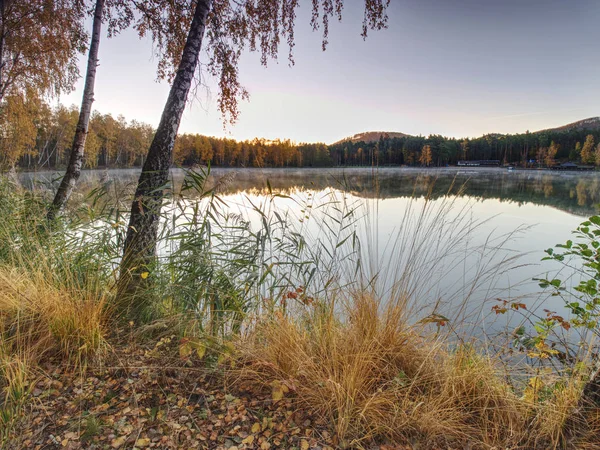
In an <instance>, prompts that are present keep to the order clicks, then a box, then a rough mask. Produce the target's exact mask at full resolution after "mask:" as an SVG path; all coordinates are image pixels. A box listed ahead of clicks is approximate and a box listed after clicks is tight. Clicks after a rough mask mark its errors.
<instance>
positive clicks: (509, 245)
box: [20, 168, 600, 330]
mask: <svg viewBox="0 0 600 450" xmlns="http://www.w3.org/2000/svg"><path fill="white" fill-rule="evenodd" d="M184 174H185V172H184V171H182V170H173V171H172V183H173V185H174V187H175V190H176V191H177V190H178V189H179V187H180V186H181V184H182V180H183V178H184ZM138 176H139V170H137V169H127V170H111V171H108V172H107V171H86V172H84V173H83V175H82V178H81V183H80V185H79V188H78V190H79V193H80V194H79V195H80V196H82V195H83V193H84V192H86V191H89V190H90V189H91V188H94V187H96V186H98V184H99V183H103V182H105V183H109V184H110V185H111V192H114V193H115V194H116V195H119V196H124V197H125V196H127V195H130V194H131V193H132V191H133V189H134V188H135V185H136V182H137V178H138ZM223 177H225V178H226V179H227V182H223V181H222V180H223V179H224V178H223ZM52 178H53V176H52V174H49V173H38V174H20V179H21V182H22V183H23V184H24V185H25V186H27V187H29V188H34V187H35V186H44V185H47V184H48V183H50V182H51V181H52ZM219 180H221V181H220V182H219ZM216 183H218V184H219V193H220V195H221V196H222V197H223V198H224V199H225V201H226V202H227V204H228V205H229V207H230V208H235V209H236V210H238V211H240V213H244V211H245V215H246V216H247V217H248V218H249V220H251V221H252V220H254V219H257V218H253V217H252V211H251V208H248V202H249V201H251V202H253V203H254V204H260V203H261V202H267V195H266V194H267V193H268V192H274V193H284V194H293V196H294V199H286V198H277V199H275V200H274V204H273V208H276V209H278V210H286V211H290V212H291V214H296V216H297V217H300V216H302V213H301V211H302V207H301V206H299V205H302V204H304V205H305V204H307V203H309V200H310V202H312V201H315V200H314V199H323V198H326V197H327V192H330V191H331V190H332V189H333V190H335V191H336V192H339V193H341V194H342V195H345V196H347V198H348V201H349V202H359V203H360V204H361V205H362V208H363V209H364V211H366V212H367V213H366V214H365V215H364V221H363V223H362V224H361V227H362V229H361V230H359V232H360V238H361V239H362V241H363V242H364V243H365V249H366V251H365V253H364V254H363V257H364V258H365V262H366V264H365V267H367V268H369V270H370V273H368V274H367V278H368V277H369V276H373V275H375V274H383V276H380V277H379V279H380V280H381V281H382V283H383V284H382V285H380V286H379V288H380V289H379V290H380V292H385V291H386V290H390V289H392V288H391V286H392V284H393V282H395V281H396V280H397V279H398V278H399V277H402V273H403V272H404V270H405V268H406V265H407V264H409V263H410V262H409V261H408V258H409V256H410V254H409V253H406V248H409V247H410V246H411V244H412V242H411V239H412V235H411V234H410V232H407V231H406V228H405V225H403V224H405V223H406V221H407V220H412V219H410V218H409V219H407V215H408V216H410V215H411V214H412V213H410V211H411V208H412V211H414V212H415V213H418V211H419V208H420V207H421V206H420V205H421V204H422V203H423V202H424V198H425V197H427V198H430V199H432V201H433V203H434V207H437V206H436V205H438V204H439V205H442V204H443V202H445V201H447V198H448V197H445V195H446V194H448V193H450V194H451V196H450V198H451V199H453V200H452V201H453V202H454V203H455V206H454V207H455V210H454V212H453V213H451V214H450V215H449V216H448V217H446V220H454V219H453V216H452V214H455V216H460V215H465V214H466V215H468V216H469V220H471V221H473V222H477V223H479V226H478V227H477V228H476V229H473V231H471V232H469V234H468V236H467V237H465V236H464V235H461V234H460V231H461V229H460V228H459V229H457V230H454V232H453V233H454V234H451V233H450V234H448V235H446V236H442V235H440V236H434V237H433V239H432V240H431V241H430V242H432V243H433V244H432V245H434V246H435V245H437V243H441V244H442V245H446V246H451V245H454V244H459V245H458V246H457V247H455V252H454V253H453V255H451V257H447V256H440V255H442V252H441V250H440V253H436V251H438V250H437V249H436V248H435V247H432V248H427V249H426V251H428V252H430V253H429V254H428V255H429V256H427V260H426V261H425V262H424V264H426V265H428V267H430V269H427V270H430V272H427V271H425V272H423V273H425V274H427V279H422V280H417V281H418V283H417V284H418V286H415V290H414V296H415V297H419V302H420V303H419V305H425V304H426V303H429V304H441V305H442V308H443V312H444V313H445V314H448V315H451V314H454V315H455V316H456V315H458V314H461V315H462V317H463V319H464V318H467V320H468V321H469V322H470V323H472V324H474V326H478V327H480V328H487V329H488V330H489V329H490V328H491V327H490V326H489V321H491V320H495V319H497V318H496V317H495V316H494V315H493V314H492V313H491V306H493V305H494V304H497V303H495V302H496V299H498V298H500V299H509V300H510V299H513V300H514V299H519V300H523V301H525V302H526V303H527V304H528V305H529V306H533V305H534V304H535V303H537V304H538V305H542V303H543V306H541V307H542V308H549V309H553V310H557V311H560V310H561V304H560V299H557V298H547V296H545V295H543V294H540V292H539V288H538V286H537V283H535V282H533V281H532V279H533V278H535V277H541V276H545V275H546V274H547V273H549V272H552V271H555V270H557V269H558V267H557V266H553V265H552V264H551V263H550V262H545V263H541V262H540V260H541V258H542V257H543V256H544V253H543V250H544V249H546V248H549V247H552V246H554V245H555V244H557V243H561V242H565V241H566V240H567V239H569V238H570V236H571V231H572V230H573V229H575V228H576V226H577V225H578V224H579V223H580V222H581V221H582V220H583V217H586V216H589V215H591V214H595V213H596V212H597V205H598V202H599V201H600V176H598V175H596V174H595V173H593V172H591V173H558V172H549V171H511V172H508V171H504V170H501V169H496V170H494V169H482V170H477V169H471V170H459V169H452V168H447V169H441V170H440V169H437V170H420V169H404V168H402V169H398V168H383V169H379V170H371V169H275V170H269V169H264V170H260V169H214V170H213V171H212V178H211V181H210V183H209V184H212V185H215V184H216ZM190 195H191V194H190ZM308 197H310V199H309V198H308ZM315 206H317V205H315ZM440 207H441V206H440ZM407 211H409V213H407ZM414 215H418V214H414ZM320 220H322V218H319V217H315V219H314V220H313V222H312V224H308V225H303V226H302V227H301V233H303V235H307V237H308V235H310V234H313V235H314V236H315V237H317V238H318V236H319V233H320V230H321V229H322V228H323V227H322V222H319V221H320ZM432 220H433V219H432ZM256 222H257V224H258V225H257V226H260V220H258V219H257V220H256ZM463 223H464V224H467V225H465V226H469V225H468V223H470V222H469V221H466V222H463ZM426 226H429V225H426ZM403 227H404V228H403ZM431 229H432V230H435V228H431ZM515 230H518V233H516V234H515ZM437 232H439V229H438V231H434V233H437ZM457 236H459V237H460V242H459V241H458V240H457V239H458V238H457ZM419 239H421V238H419ZM419 239H416V240H419ZM413 241H414V240H413ZM500 247H501V248H500ZM424 254H425V253H424ZM407 255H408V256H407ZM516 255H518V256H519V259H518V261H517V260H512V259H511V258H513V257H514V256H516ZM417 256H419V255H417ZM486 258H487V259H486ZM503 261H507V263H506V264H505V267H502V269H498V270H495V269H494V267H495V266H494V264H499V263H502V262H503ZM483 264H488V266H487V267H489V268H490V269H491V271H490V272H489V278H487V279H486V280H485V283H480V284H479V285H478V286H477V291H476V292H474V291H473V292H471V291H470V289H471V286H472V285H470V284H469V280H470V279H473V277H476V276H477V273H478V271H482V270H483V268H485V267H483ZM563 278H565V277H563ZM466 297H469V301H470V304H469V308H468V311H464V310H461V311H459V310H458V309H457V308H459V307H460V306H461V305H462V302H463V300H464V299H465V298H466ZM501 319H502V320H506V322H505V323H503V324H498V323H496V325H495V328H496V329H498V326H499V325H502V326H505V327H506V329H507V330H512V329H514V327H515V326H516V325H517V324H518V322H519V320H520V318H519V317H508V316H507V317H502V318H501Z"/></svg>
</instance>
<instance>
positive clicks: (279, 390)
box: [271, 381, 289, 402]
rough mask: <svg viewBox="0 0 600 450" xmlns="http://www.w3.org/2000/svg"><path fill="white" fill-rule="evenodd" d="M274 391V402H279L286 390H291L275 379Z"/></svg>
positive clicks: (272, 393) (272, 395) (272, 394)
mask: <svg viewBox="0 0 600 450" xmlns="http://www.w3.org/2000/svg"><path fill="white" fill-rule="evenodd" d="M272 386H273V391H272V392H271V397H272V398H273V401H274V402H278V401H279V400H281V399H282V398H283V396H284V394H285V393H286V392H289V389H288V387H287V386H286V385H285V384H283V383H281V382H280V381H273V384H272Z"/></svg>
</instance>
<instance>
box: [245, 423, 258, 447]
mask: <svg viewBox="0 0 600 450" xmlns="http://www.w3.org/2000/svg"><path fill="white" fill-rule="evenodd" d="M256 425H258V424H256ZM258 428H259V429H260V425H258ZM253 443H254V435H253V434H251V435H249V436H248V437H247V438H246V439H244V440H243V441H242V444H246V445H252V444H253Z"/></svg>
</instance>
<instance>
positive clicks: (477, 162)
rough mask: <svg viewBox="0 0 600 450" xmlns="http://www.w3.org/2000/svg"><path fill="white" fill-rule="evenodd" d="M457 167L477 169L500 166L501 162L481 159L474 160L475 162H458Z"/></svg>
mask: <svg viewBox="0 0 600 450" xmlns="http://www.w3.org/2000/svg"><path fill="white" fill-rule="evenodd" d="M456 165H457V166H470V167H476V166H492V167H493V166H499V165H500V160H498V159H479V160H473V161H458V163H457V164H456Z"/></svg>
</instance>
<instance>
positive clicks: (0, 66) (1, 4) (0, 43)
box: [0, 0, 6, 102]
mask: <svg viewBox="0 0 600 450" xmlns="http://www.w3.org/2000/svg"><path fill="white" fill-rule="evenodd" d="M4 16H5V1H4V0H0V22H1V23H0V102H1V101H2V100H3V99H4V94H3V92H4V89H3V88H2V87H3V84H4V64H5V63H4V41H5V39H6V36H5V34H4V30H5V27H4V22H5V20H4Z"/></svg>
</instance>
